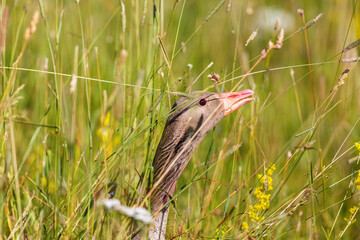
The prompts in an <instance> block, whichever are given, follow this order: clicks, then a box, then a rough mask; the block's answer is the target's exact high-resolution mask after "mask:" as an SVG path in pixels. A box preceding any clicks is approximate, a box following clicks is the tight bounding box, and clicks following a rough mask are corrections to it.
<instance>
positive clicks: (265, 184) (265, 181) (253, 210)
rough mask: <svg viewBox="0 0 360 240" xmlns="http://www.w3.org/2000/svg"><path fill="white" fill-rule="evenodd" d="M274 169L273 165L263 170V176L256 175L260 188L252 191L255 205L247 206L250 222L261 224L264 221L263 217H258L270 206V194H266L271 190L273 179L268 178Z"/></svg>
mask: <svg viewBox="0 0 360 240" xmlns="http://www.w3.org/2000/svg"><path fill="white" fill-rule="evenodd" d="M275 169H276V167H275V165H274V164H273V165H272V166H271V167H270V168H267V169H266V170H265V174H258V178H259V179H260V183H261V184H262V186H260V187H256V188H255V191H254V196H255V198H256V199H257V203H256V204H254V205H250V206H249V217H250V219H251V221H252V222H261V221H263V220H264V217H260V216H259V215H260V214H261V213H260V212H261V211H265V210H266V209H267V208H268V207H269V206H270V197H271V194H266V192H268V191H271V190H272V189H273V187H272V184H273V179H272V177H270V176H271V175H272V174H273V173H274V170H275Z"/></svg>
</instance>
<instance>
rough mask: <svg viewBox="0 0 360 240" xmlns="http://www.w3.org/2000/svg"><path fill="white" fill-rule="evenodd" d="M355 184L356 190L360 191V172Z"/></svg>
mask: <svg viewBox="0 0 360 240" xmlns="http://www.w3.org/2000/svg"><path fill="white" fill-rule="evenodd" d="M354 184H355V186H356V188H357V189H358V190H360V171H359V172H358V177H357V178H356V180H355V182H354Z"/></svg>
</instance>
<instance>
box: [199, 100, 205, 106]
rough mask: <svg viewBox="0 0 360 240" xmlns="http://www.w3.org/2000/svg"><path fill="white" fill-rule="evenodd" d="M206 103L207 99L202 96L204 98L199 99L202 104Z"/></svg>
mask: <svg viewBox="0 0 360 240" xmlns="http://www.w3.org/2000/svg"><path fill="white" fill-rule="evenodd" d="M206 103H207V101H206V99H205V98H202V99H200V101H199V104H200V106H205V105H206Z"/></svg>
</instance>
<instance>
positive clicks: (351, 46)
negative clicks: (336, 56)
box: [341, 39, 360, 53]
mask: <svg viewBox="0 0 360 240" xmlns="http://www.w3.org/2000/svg"><path fill="white" fill-rule="evenodd" d="M359 45H360V39H358V40H356V41H355V42H352V43H350V44H349V45H347V46H346V47H345V48H344V49H343V50H342V51H341V52H342V53H344V52H347V51H349V50H351V49H353V48H356V47H357V46H359Z"/></svg>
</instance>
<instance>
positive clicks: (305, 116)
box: [0, 0, 360, 239]
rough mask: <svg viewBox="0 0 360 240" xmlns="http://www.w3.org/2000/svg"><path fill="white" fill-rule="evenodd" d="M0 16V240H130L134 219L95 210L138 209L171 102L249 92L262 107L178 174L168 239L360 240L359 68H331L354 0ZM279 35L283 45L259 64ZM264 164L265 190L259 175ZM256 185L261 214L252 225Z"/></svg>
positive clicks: (44, 4)
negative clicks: (261, 195) (113, 205)
mask: <svg viewBox="0 0 360 240" xmlns="http://www.w3.org/2000/svg"><path fill="white" fill-rule="evenodd" d="M298 9H303V11H304V16H303V17H302V16H300V14H299V13H298ZM0 10H1V16H0V19H1V42H0V52H1V60H0V61H1V67H0V69H1V70H0V71H1V84H0V92H1V102H0V111H1V116H0V121H1V126H0V135H1V136H0V139H1V140H0V141H1V144H0V146H1V151H0V176H1V182H0V188H1V192H0V204H1V206H3V207H2V208H1V209H0V216H1V217H0V239H7V238H8V237H10V238H17V239H18V238H19V239H27V238H29V239H55V238H56V239H58V238H61V239H82V238H84V239H128V238H129V237H130V236H131V232H132V228H133V226H134V224H135V220H133V219H132V218H130V217H127V216H125V215H123V214H119V213H116V212H115V213H114V212H111V211H106V210H104V209H103V208H102V207H100V206H97V204H96V202H99V201H100V200H101V199H103V198H106V197H107V194H106V192H107V191H108V189H107V184H108V183H116V184H117V189H116V193H115V196H114V197H115V198H116V199H119V200H120V201H121V203H122V204H124V205H127V206H133V205H135V204H140V202H141V199H143V198H144V197H145V186H146V184H147V181H148V179H149V176H151V171H152V169H151V160H152V158H153V157H154V155H155V149H156V147H157V144H158V142H159V140H160V137H161V133H162V130H163V127H164V124H165V120H166V118H167V116H168V115H169V113H170V107H171V105H172V103H173V102H174V101H175V100H176V99H177V98H178V94H174V93H179V92H180V93H189V92H190V91H195V90H205V89H207V90H208V91H213V92H215V91H217V89H220V90H221V91H239V90H242V89H245V88H250V89H252V90H254V91H255V93H256V96H255V101H253V102H251V103H249V104H247V105H246V106H244V107H242V108H241V109H240V110H239V111H237V112H235V113H232V114H231V115H230V116H228V117H226V118H225V119H224V120H222V122H221V123H220V124H218V125H217V126H216V128H215V129H214V130H213V131H211V132H210V133H209V134H208V136H207V137H206V138H205V140H204V141H203V142H202V143H201V144H200V146H199V148H198V150H197V151H196V153H195V154H194V156H193V159H192V160H191V161H190V163H189V165H188V166H187V167H186V169H185V171H184V173H183V174H182V176H181V177H180V180H179V182H178V184H177V189H176V192H177V193H176V195H175V196H176V197H174V201H173V203H172V208H171V210H170V219H169V223H168V231H167V238H169V239H170V238H173V237H175V238H177V239H243V238H255V239H262V238H271V239H279V238H280V239H287V238H289V237H295V238H299V239H304V238H307V239H334V238H344V239H354V238H356V237H358V236H359V230H358V229H359V228H360V225H359V222H355V221H354V220H355V219H356V218H358V210H357V209H356V208H353V207H354V206H359V204H360V198H359V192H360V189H358V188H357V187H358V186H359V185H360V183H359V184H358V185H356V179H357V178H358V171H359V168H360V167H359V152H360V150H359V151H358V150H357V149H356V147H355V146H354V143H355V142H359V141H360V131H359V129H360V128H359V123H358V121H359V117H360V115H359V109H360V94H359V87H360V82H359V74H360V70H359V66H358V65H357V64H356V62H354V61H353V62H350V63H339V60H340V59H350V58H354V57H357V56H359V49H358V48H356V47H354V48H352V49H350V50H349V51H345V52H344V53H342V50H343V49H344V47H345V46H347V45H348V44H350V43H352V42H354V41H356V40H357V39H359V38H360V6H359V3H358V1H357V0H346V1H343V0H317V1H311V0H303V1H294V0H289V1H275V0H269V1H260V0H253V1H246V0H244V1H234V0H233V1H230V0H227V1H223V0H220V1H219V0H216V1H215V0H207V1H194V0H187V1H186V0H182V1H180V0H179V1H175V0H171V1H164V0H156V1H149V0H142V1H137V0H131V1H130V0H128V1H126V0H123V1H118V0H101V1H83V0H80V1H68V0H53V1H44V0H38V1H26V0H13V1H6V0H2V1H1V9H0ZM36 12H38V13H39V15H36ZM320 13H323V15H322V16H321V17H319V19H317V20H316V22H315V20H314V19H316V17H317V16H318V15H319V14H320ZM34 14H35V15H34ZM34 16H35V17H34ZM277 21H278V25H277V26H276V27H275V25H276V22H277ZM307 22H310V24H308V25H307V26H309V25H310V27H309V28H307V29H306V31H303V30H302V31H298V29H300V28H301V27H303V26H304V24H305V23H307ZM281 28H283V29H284V33H285V38H284V41H283V45H282V48H281V49H279V50H275V49H273V50H271V51H270V52H268V54H267V56H266V58H264V59H260V60H259V57H260V54H261V51H262V50H263V49H267V47H268V43H269V40H272V42H273V43H276V41H277V38H278V34H279V32H280V29H281ZM254 31H256V32H257V34H256V37H255V38H254V39H253V40H252V41H250V42H249V43H248V45H247V46H245V44H246V41H247V40H248V38H249V36H250V35H251V34H252V33H253V32H254ZM297 31H298V32H297ZM355 45H356V44H355ZM309 62H310V63H311V64H309ZM252 67H254V68H252ZM347 68H349V72H348V74H347V78H345V77H340V76H341V74H342V73H343V72H344V70H345V69H347ZM250 69H251V70H250ZM213 72H215V73H218V74H219V75H220V82H219V83H218V84H216V85H215V84H214V83H213V82H212V81H211V80H210V79H208V78H207V75H208V74H210V73H213ZM246 73H250V75H248V76H247V77H245V78H243V77H242V76H243V75H244V74H246ZM342 81H343V83H344V84H343V85H341V84H339V83H342ZM335 86H338V87H335ZM234 87H235V88H234ZM272 164H275V166H276V170H275V171H274V173H273V175H272V176H268V177H269V178H271V179H272V180H273V181H272V183H271V184H270V183H269V182H266V184H267V186H265V183H261V181H259V178H260V177H261V176H260V177H258V174H260V175H261V174H264V172H265V168H268V167H271V165H272ZM359 178H360V177H359ZM139 179H142V184H141V186H138V185H137V184H138V182H139ZM359 181H360V180H359ZM262 185H264V186H263V188H265V189H266V188H268V187H269V185H272V187H273V190H268V191H266V192H267V193H268V194H270V195H271V197H270V202H269V204H268V205H267V206H266V210H262V211H259V212H257V214H258V216H259V217H264V219H263V220H261V221H260V220H259V221H257V220H256V221H252V219H251V217H250V215H249V212H251V211H250V209H251V206H254V205H255V204H256V203H257V201H259V200H258V199H257V198H256V196H254V190H255V189H256V188H257V187H259V186H260V187H261V186H262ZM359 188H360V187H359ZM94 199H95V203H94ZM144 206H145V207H147V206H148V202H145V205H144ZM350 209H352V211H350ZM344 218H346V219H344ZM245 222H246V223H247V224H248V228H246V227H245V224H244V223H245ZM137 226H140V227H142V226H143V225H142V224H140V223H138V224H137ZM144 227H145V228H146V226H144Z"/></svg>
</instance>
